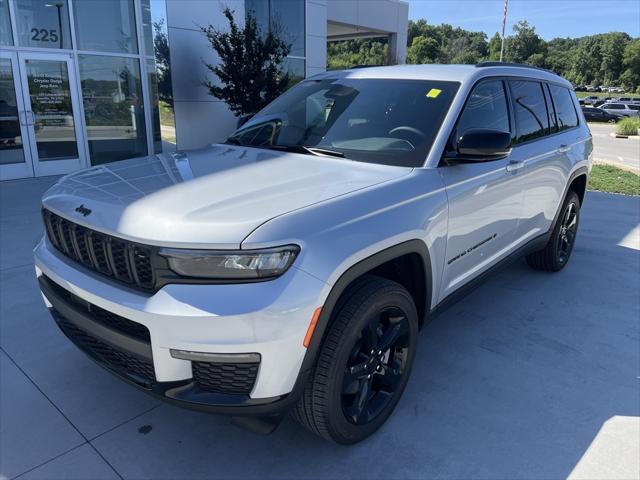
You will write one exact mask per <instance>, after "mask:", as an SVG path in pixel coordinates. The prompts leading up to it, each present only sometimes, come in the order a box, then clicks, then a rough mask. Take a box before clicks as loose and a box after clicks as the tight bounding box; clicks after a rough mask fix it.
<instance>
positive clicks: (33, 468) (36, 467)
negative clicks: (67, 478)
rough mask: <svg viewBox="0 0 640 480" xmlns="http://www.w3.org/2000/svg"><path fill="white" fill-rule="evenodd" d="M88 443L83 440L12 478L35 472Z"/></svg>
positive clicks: (12, 479) (14, 479)
mask: <svg viewBox="0 0 640 480" xmlns="http://www.w3.org/2000/svg"><path fill="white" fill-rule="evenodd" d="M88 443H89V442H82V443H80V444H78V445H76V446H75V447H71V448H70V449H69V450H66V451H64V452H62V453H59V454H58V455H56V456H54V457H52V458H50V459H49V460H45V461H44V462H42V463H40V464H38V465H36V466H35V467H31V468H29V469H28V470H25V471H24V472H21V473H19V474H18V475H15V476H13V477H11V480H16V479H18V478H20V477H22V476H23V475H26V474H27V473H29V472H33V471H34V470H37V469H38V468H40V467H42V466H44V465H46V464H47V463H51V462H53V461H54V460H57V459H58V458H60V457H63V456H65V455H66V454H67V453H70V452H73V451H74V450H77V449H78V448H80V447H82V446H83V445H87V444H88Z"/></svg>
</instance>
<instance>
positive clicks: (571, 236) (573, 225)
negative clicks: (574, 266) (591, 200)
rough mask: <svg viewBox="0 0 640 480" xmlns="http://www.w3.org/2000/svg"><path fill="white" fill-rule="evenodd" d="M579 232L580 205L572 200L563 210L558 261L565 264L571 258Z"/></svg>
mask: <svg viewBox="0 0 640 480" xmlns="http://www.w3.org/2000/svg"><path fill="white" fill-rule="evenodd" d="M577 232H578V206H577V205H576V204H575V202H570V203H569V204H568V205H567V207H566V209H565V211H564V212H563V218H562V223H561V225H560V231H559V235H558V250H557V251H558V262H560V263H561V264H564V263H566V262H567V260H569V256H570V255H571V250H573V244H574V243H575V240H576V234H577Z"/></svg>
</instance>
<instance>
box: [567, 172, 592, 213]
mask: <svg viewBox="0 0 640 480" xmlns="http://www.w3.org/2000/svg"><path fill="white" fill-rule="evenodd" d="M569 191H573V192H576V194H577V195H578V198H579V199H580V205H582V204H583V203H584V195H585V193H586V192H587V172H586V171H582V170H579V171H577V172H576V175H575V176H573V177H572V178H571V182H570V183H569V189H568V191H567V192H569ZM565 198H566V194H565Z"/></svg>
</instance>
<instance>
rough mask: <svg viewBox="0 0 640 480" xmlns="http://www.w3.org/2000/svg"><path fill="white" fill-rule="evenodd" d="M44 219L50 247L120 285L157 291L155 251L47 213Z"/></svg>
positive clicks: (44, 211) (44, 213) (44, 214)
mask: <svg viewBox="0 0 640 480" xmlns="http://www.w3.org/2000/svg"><path fill="white" fill-rule="evenodd" d="M42 217H43V220H44V224H45V230H46V233H47V237H48V238H49V240H50V242H51V244H52V245H53V246H54V247H55V248H56V250H58V251H60V252H61V253H62V254H64V255H65V256H67V257H69V258H70V259H72V260H74V261H76V262H78V263H80V264H82V265H84V266H85V267H87V268H89V269H91V270H95V271H96V272H99V273H101V274H103V275H105V276H108V277H111V278H113V279H115V280H118V281H119V282H122V283H126V284H128V285H133V286H136V287H139V288H142V289H144V290H153V289H154V287H155V272H154V268H153V261H152V258H153V256H154V251H153V249H152V247H146V246H144V245H139V244H135V243H133V242H130V241H128V240H123V239H121V238H116V237H112V236H110V235H106V234H104V233H100V232H97V231H94V230H91V229H89V228H86V227H84V226H82V225H78V224H76V223H74V222H71V221H69V220H67V219H65V218H62V217H60V216H58V215H56V214H55V213H52V212H50V211H48V210H43V211H42ZM156 255H157V254H156Z"/></svg>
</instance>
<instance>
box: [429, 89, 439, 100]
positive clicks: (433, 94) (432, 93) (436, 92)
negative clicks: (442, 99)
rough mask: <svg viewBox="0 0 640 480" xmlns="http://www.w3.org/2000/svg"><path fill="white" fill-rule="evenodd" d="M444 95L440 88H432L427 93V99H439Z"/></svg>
mask: <svg viewBox="0 0 640 480" xmlns="http://www.w3.org/2000/svg"><path fill="white" fill-rule="evenodd" d="M441 93H442V90H440V89H438V88H432V89H431V90H429V91H428V92H427V98H437V97H438V95H440V94H441Z"/></svg>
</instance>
